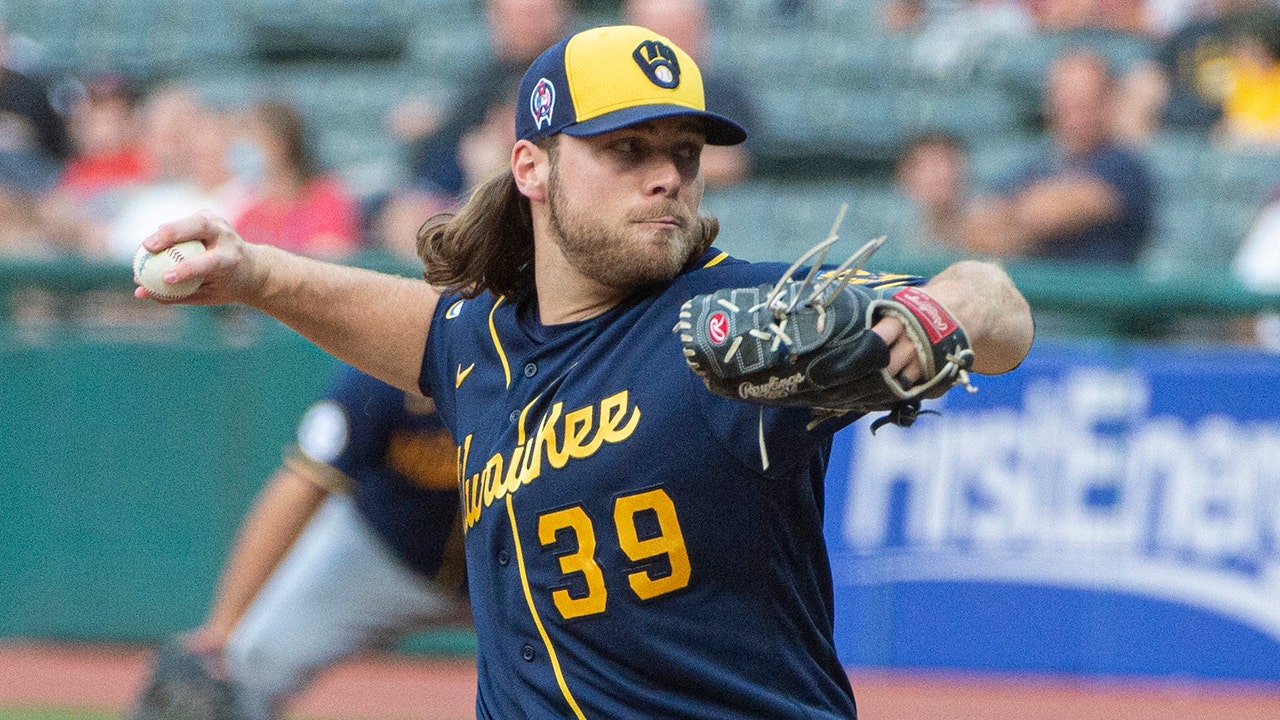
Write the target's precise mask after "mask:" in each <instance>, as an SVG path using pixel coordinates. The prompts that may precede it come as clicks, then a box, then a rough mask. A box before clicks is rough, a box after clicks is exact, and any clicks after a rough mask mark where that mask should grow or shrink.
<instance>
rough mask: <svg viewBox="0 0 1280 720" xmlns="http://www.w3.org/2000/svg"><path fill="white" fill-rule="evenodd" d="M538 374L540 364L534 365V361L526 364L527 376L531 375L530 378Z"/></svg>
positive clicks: (525, 372) (525, 373)
mask: <svg viewBox="0 0 1280 720" xmlns="http://www.w3.org/2000/svg"><path fill="white" fill-rule="evenodd" d="M537 374H538V366H537V365H534V364H533V363H529V364H528V365H525V366H524V376H525V377H530V378H531V377H533V376H534V375H537Z"/></svg>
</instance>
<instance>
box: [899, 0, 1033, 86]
mask: <svg viewBox="0 0 1280 720" xmlns="http://www.w3.org/2000/svg"><path fill="white" fill-rule="evenodd" d="M881 11H882V21H883V22H884V24H885V27H886V28H887V29H888V30H889V31H891V32H896V33H906V34H910V35H913V36H914V39H913V40H912V44H911V58H912V65H913V66H914V67H915V68H916V69H918V70H920V71H922V72H924V73H926V74H929V75H933V76H937V77H948V78H954V77H957V76H966V75H969V74H971V73H973V72H975V71H976V70H977V69H978V68H979V67H980V66H981V64H982V63H984V62H986V61H988V60H990V59H991V57H992V56H993V55H995V54H998V53H999V52H1000V51H1001V48H1000V47H999V45H1000V44H1001V43H1003V42H1006V41H1008V40H1009V39H1010V38H1016V37H1027V36H1029V35H1030V34H1031V33H1032V32H1033V31H1034V30H1035V25H1034V23H1033V22H1032V17H1031V14H1030V12H1029V11H1028V10H1027V8H1026V7H1025V6H1024V5H1023V4H1022V3H1021V2H1018V0H888V2H886V3H885V4H884V5H882V6H881Z"/></svg>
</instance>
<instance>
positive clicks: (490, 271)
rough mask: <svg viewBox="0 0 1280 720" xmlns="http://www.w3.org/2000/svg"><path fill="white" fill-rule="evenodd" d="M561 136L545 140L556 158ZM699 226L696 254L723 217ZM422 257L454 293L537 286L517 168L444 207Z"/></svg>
mask: <svg viewBox="0 0 1280 720" xmlns="http://www.w3.org/2000/svg"><path fill="white" fill-rule="evenodd" d="M556 137H558V136H554V135H553V136H552V137H551V138H549V139H548V140H546V141H543V143H539V147H543V148H544V149H546V150H547V151H548V155H549V156H550V161H551V162H552V163H554V162H555V161H556V147H555V143H554V140H555V139H556ZM544 143H545V144H544ZM698 227H699V231H700V234H701V238H700V242H699V243H698V245H697V247H695V248H694V250H693V252H692V253H691V254H690V259H693V258H696V257H698V256H699V255H701V254H702V253H703V252H705V251H706V249H707V248H709V247H711V243H712V242H714V241H715V238H716V234H717V233H718V232H719V231H720V222H719V221H718V220H716V219H715V218H714V217H711V216H700V217H699V218H698ZM418 257H420V258H422V263H423V265H425V266H426V270H425V272H424V273H423V275H424V277H425V278H426V280H427V282H428V283H430V284H431V285H434V286H435V287H437V288H441V289H442V290H443V291H444V292H446V293H448V294H452V293H457V294H459V295H462V296H463V297H466V298H473V297H476V296H477V295H480V294H481V293H483V292H484V291H486V290H488V291H489V292H490V293H492V294H494V295H506V296H508V297H512V298H515V297H520V296H523V295H524V294H525V293H528V292H532V291H533V213H532V211H531V210H530V209H529V199H528V198H526V197H525V196H524V195H523V194H522V193H521V192H520V189H519V188H517V187H516V180H515V177H514V176H512V174H511V171H510V170H508V171H507V172H505V173H503V174H501V175H499V176H497V177H495V178H493V179H491V180H489V181H488V182H485V183H483V184H481V185H480V186H478V187H477V188H476V189H475V190H474V191H472V193H471V196H470V197H469V198H467V202H466V204H464V205H463V206H462V208H461V209H459V210H458V212H457V213H439V214H437V215H434V216H432V217H431V218H430V219H428V220H427V221H426V222H425V223H423V225H422V227H421V228H420V229H419V230H418Z"/></svg>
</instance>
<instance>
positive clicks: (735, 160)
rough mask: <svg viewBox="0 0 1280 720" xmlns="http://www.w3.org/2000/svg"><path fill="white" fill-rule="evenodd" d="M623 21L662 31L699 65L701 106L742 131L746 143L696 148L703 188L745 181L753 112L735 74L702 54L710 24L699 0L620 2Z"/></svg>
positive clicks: (710, 188) (634, 0)
mask: <svg viewBox="0 0 1280 720" xmlns="http://www.w3.org/2000/svg"><path fill="white" fill-rule="evenodd" d="M622 17H623V22H625V23H627V24H630V25H640V26H641V27H647V28H649V29H650V30H653V31H654V32H656V33H658V34H660V35H665V36H666V37H667V38H669V39H670V40H671V42H673V43H675V44H676V45H677V46H678V47H679V48H680V49H682V50H684V51H685V52H687V53H689V55H690V56H691V57H692V58H693V60H694V62H696V63H698V67H699V68H701V69H702V86H703V92H704V93H705V94H706V99H707V109H708V110H710V111H712V112H716V113H719V114H721V115H724V116H725V117H731V118H733V119H734V120H735V121H737V122H738V124H740V125H742V126H743V127H744V128H746V130H747V138H748V140H747V142H746V143H742V144H740V145H732V146H729V145H723V146H713V145H708V146H706V147H705V148H703V150H702V176H703V178H704V179H705V180H706V182H707V189H708V190H714V189H717V188H722V187H727V186H729V185H733V184H735V183H739V182H742V181H743V180H745V179H747V176H748V175H750V173H751V155H750V149H749V147H750V144H751V140H750V138H751V132H752V129H753V127H754V124H755V121H754V111H753V109H752V107H751V102H750V100H749V99H748V97H747V93H746V92H744V91H743V89H742V84H741V82H740V81H739V80H738V78H735V77H733V76H732V75H730V74H728V73H727V71H726V70H725V69H724V68H721V67H718V66H717V65H716V64H715V63H714V61H713V60H712V59H711V58H709V57H708V54H709V47H708V41H709V39H710V38H709V35H710V27H709V20H708V14H707V4H706V2H704V0H625V2H624V3H623V5H622Z"/></svg>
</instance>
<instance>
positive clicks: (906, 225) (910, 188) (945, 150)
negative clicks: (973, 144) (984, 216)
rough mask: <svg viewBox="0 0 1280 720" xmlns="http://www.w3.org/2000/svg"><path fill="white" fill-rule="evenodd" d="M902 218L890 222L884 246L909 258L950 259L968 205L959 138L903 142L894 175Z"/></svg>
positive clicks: (959, 245)
mask: <svg viewBox="0 0 1280 720" xmlns="http://www.w3.org/2000/svg"><path fill="white" fill-rule="evenodd" d="M894 177H895V180H896V187H897V191H898V193H899V194H900V195H901V196H902V198H903V199H905V200H906V201H907V202H906V206H905V207H906V208H907V215H906V216H905V217H898V218H894V219H893V220H891V221H890V223H889V224H890V225H891V227H890V228H886V230H887V231H888V232H889V233H890V237H889V244H888V245H886V249H889V248H891V249H892V250H893V251H894V253H895V254H897V253H901V254H903V255H904V256H907V257H912V258H921V257H927V258H946V257H956V256H959V255H961V254H963V252H964V242H963V237H962V235H961V231H962V228H963V221H964V212H965V206H966V205H967V203H968V202H969V155H968V152H967V150H966V149H965V147H964V145H963V143H962V142H961V141H960V139H959V138H957V137H955V136H953V135H949V134H946V133H941V132H935V133H928V134H925V135H921V136H919V137H917V138H914V139H913V140H911V141H910V142H908V143H907V145H906V147H904V148H903V150H902V152H901V153H900V154H899V155H898V160H897V163H896V169H895V174H894Z"/></svg>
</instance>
